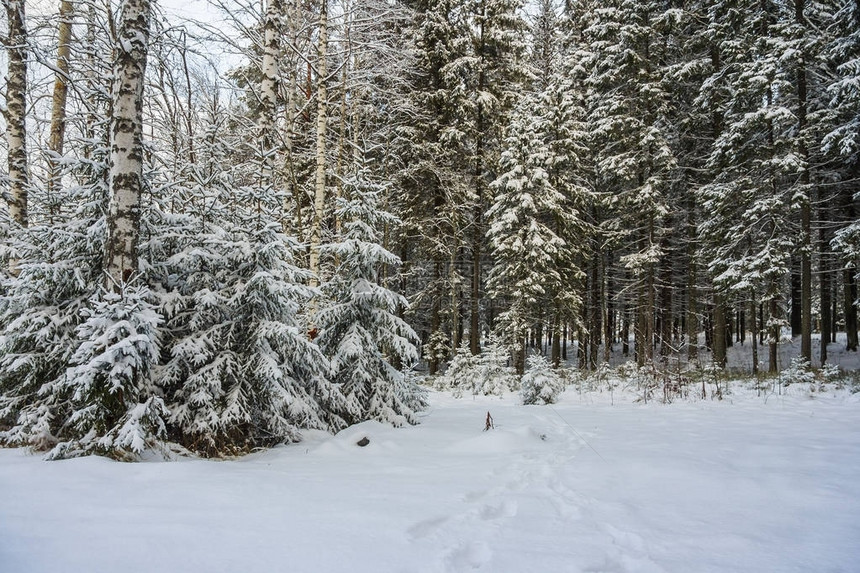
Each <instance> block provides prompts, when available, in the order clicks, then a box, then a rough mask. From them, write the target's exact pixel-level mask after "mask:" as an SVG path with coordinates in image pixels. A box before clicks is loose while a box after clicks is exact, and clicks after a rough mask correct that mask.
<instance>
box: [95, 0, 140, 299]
mask: <svg viewBox="0 0 860 573" xmlns="http://www.w3.org/2000/svg"><path fill="white" fill-rule="evenodd" d="M150 15H151V5H150V2H149V0H125V1H124V2H123V3H122V6H121V9H120V16H119V27H118V30H117V36H116V45H115V47H114V53H115V58H116V59H115V61H114V70H113V76H114V77H113V89H112V99H113V114H112V117H111V127H110V137H111V142H110V173H109V175H108V177H109V181H108V184H109V189H110V204H109V207H108V240H107V244H106V245H105V273H106V277H105V281H106V287H107V288H108V289H118V288H120V287H121V285H122V284H123V283H125V282H127V281H128V280H130V279H131V277H132V276H133V275H134V273H136V272H137V270H138V259H137V247H138V240H139V237H140V202H141V195H142V193H143V87H144V73H145V71H146V56H147V49H148V45H149V20H150Z"/></svg>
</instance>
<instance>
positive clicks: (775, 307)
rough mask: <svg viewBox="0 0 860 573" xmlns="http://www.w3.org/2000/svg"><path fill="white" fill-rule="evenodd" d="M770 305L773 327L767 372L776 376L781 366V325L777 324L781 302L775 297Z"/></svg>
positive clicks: (769, 344)
mask: <svg viewBox="0 0 860 573" xmlns="http://www.w3.org/2000/svg"><path fill="white" fill-rule="evenodd" d="M769 305H770V308H769V311H768V313H769V314H770V321H771V325H772V326H771V330H770V340H769V342H768V368H767V370H768V372H770V373H771V374H776V373H777V372H779V364H777V361H778V359H779V357H778V352H777V350H778V348H779V346H778V345H779V329H780V327H779V324H778V322H777V319H778V318H779V317H778V316H777V313H778V312H779V302H778V301H777V300H776V297H775V296H773V297H771V299H770V303H769Z"/></svg>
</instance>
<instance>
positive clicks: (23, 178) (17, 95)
mask: <svg viewBox="0 0 860 573" xmlns="http://www.w3.org/2000/svg"><path fill="white" fill-rule="evenodd" d="M4 4H6V18H7V25H8V32H9V35H8V37H7V39H6V46H7V50H6V52H7V54H8V56H7V58H8V63H9V69H8V74H7V83H6V113H5V115H6V142H7V145H8V150H7V160H8V165H9V216H10V217H11V218H12V220H13V221H14V222H15V223H17V224H18V225H20V226H22V227H26V226H27V192H28V187H29V185H30V179H29V174H28V169H27V126H26V116H27V20H26V15H25V10H24V0H7V1H6V2H4ZM16 267H17V264H16V262H15V261H11V262H10V271H11V272H13V273H14V272H17V268H16Z"/></svg>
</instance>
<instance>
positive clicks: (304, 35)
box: [0, 0, 860, 459]
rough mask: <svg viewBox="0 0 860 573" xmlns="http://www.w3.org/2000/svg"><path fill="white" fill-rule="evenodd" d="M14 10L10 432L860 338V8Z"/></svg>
mask: <svg viewBox="0 0 860 573" xmlns="http://www.w3.org/2000/svg"><path fill="white" fill-rule="evenodd" d="M3 4H4V11H5V15H4V17H0V18H2V23H0V36H2V52H0V69H2V74H3V80H2V82H0V110H2V120H0V125H2V129H3V135H4V137H3V138H2V139H3V141H2V143H0V192H2V196H3V197H2V198H3V200H2V201H0V444H3V445H7V446H31V447H33V448H35V449H37V450H42V451H46V452H48V454H47V455H48V457H49V458H54V459H61V458H67V457H74V456H80V455H86V454H90V453H98V454H102V455H108V456H111V457H114V458H117V459H135V458H136V457H137V456H139V455H140V454H141V452H144V451H146V450H150V449H158V448H159V447H160V446H159V444H163V443H168V442H169V443H172V444H180V445H181V446H182V447H183V448H185V449H186V450H187V451H189V452H193V453H196V454H199V455H203V456H221V455H229V454H235V453H242V452H247V451H250V450H251V449H253V448H256V447H265V446H268V445H273V444H278V443H282V442H285V441H288V442H289V441H295V440H298V439H299V437H300V432H301V431H302V430H305V429H320V430H327V431H337V430H340V429H343V428H345V427H347V426H350V425H352V424H356V423H359V422H363V421H366V420H378V421H382V422H387V423H392V424H394V425H405V424H413V423H416V422H417V418H416V413H417V412H419V411H420V410H421V409H422V408H423V407H424V405H425V400H426V397H425V392H424V390H423V386H422V384H423V382H422V380H433V379H435V378H441V377H445V376H447V377H449V378H450V377H452V376H455V375H456V374H457V372H461V371H462V369H463V368H464V366H463V365H464V364H466V363H469V361H472V363H475V361H480V360H483V361H484V362H483V363H485V364H488V365H489V366H487V367H486V368H485V370H486V369H487V368H489V369H491V368H492V365H493V364H495V365H497V366H499V365H501V366H499V367H500V368H502V367H503V368H506V369H508V370H506V372H508V371H510V374H506V376H508V378H511V377H513V378H514V379H516V380H520V377H521V376H523V375H524V374H526V375H527V373H528V371H529V370H530V367H529V364H537V363H539V362H540V363H541V364H543V367H545V368H546V369H551V367H552V366H555V367H560V366H561V365H564V364H567V365H569V366H573V367H576V368H578V369H580V370H582V371H593V370H598V369H599V368H601V366H602V365H604V364H608V363H610V361H613V363H616V364H617V363H618V362H619V361H629V362H631V363H632V364H636V365H638V366H640V367H644V366H649V365H654V367H660V365H666V364H668V363H670V362H671V361H674V362H676V363H683V364H688V365H697V367H700V368H704V367H707V368H716V369H720V368H725V367H726V366H727V364H726V356H727V350H728V348H729V347H730V346H732V345H733V344H743V345H746V346H747V347H751V352H752V356H753V360H752V363H751V367H750V368H748V369H747V371H746V372H745V373H746V374H749V375H759V374H762V375H764V374H765V373H766V372H771V373H776V372H778V371H780V370H782V369H784V368H787V367H788V366H789V365H788V364H783V363H781V359H780V357H779V348H780V346H782V345H791V344H797V345H798V347H799V355H800V356H801V358H803V359H805V360H806V361H807V362H809V363H811V364H813V365H816V366H821V365H825V364H826V363H827V360H828V357H827V348H828V347H827V342H829V341H832V342H836V340H837V338H836V336H837V333H845V334H844V336H845V338H844V339H843V338H841V336H842V335H840V341H844V343H845V345H846V348H845V350H846V351H849V352H857V350H858V325H857V314H858V298H860V297H858V288H857V284H858V280H860V275H858V268H860V267H858V264H860V0H666V1H663V2H657V1H654V0H641V1H638V0H565V1H564V2H563V3H559V2H558V1H556V0H534V1H533V2H530V3H525V2H523V1H522V0H208V2H203V1H201V0H196V1H194V2H187V3H186V8H185V10H184V11H180V10H179V9H178V8H177V7H178V6H181V3H179V2H175V1H169V2H168V0H160V1H159V0H51V1H48V0H27V1H25V0H4V2H3ZM197 7H199V8H200V17H199V18H196V17H191V15H190V14H191V13H192V12H193V11H194V9H196V8H197ZM180 14H181V15H180ZM819 338H820V340H821V341H823V343H817V344H813V340H814V339H815V340H816V341H817V340H819ZM831 348H832V346H831ZM538 354H540V355H543V358H540V357H537V358H536V355H538ZM527 358H528V361H527ZM473 370H474V368H473ZM760 370H761V371H762V372H759V371H760ZM503 378H504V377H503V376H501V375H500V376H499V377H497V378H492V376H490V378H488V379H494V380H497V381H498V380H501V379H503ZM517 383H518V382H517Z"/></svg>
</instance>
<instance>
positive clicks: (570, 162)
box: [487, 76, 587, 373]
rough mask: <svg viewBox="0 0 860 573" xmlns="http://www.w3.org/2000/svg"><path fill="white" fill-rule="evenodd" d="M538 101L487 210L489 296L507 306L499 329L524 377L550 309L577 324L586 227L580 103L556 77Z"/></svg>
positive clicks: (530, 107) (520, 119)
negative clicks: (536, 332) (577, 171)
mask: <svg viewBox="0 0 860 573" xmlns="http://www.w3.org/2000/svg"><path fill="white" fill-rule="evenodd" d="M556 78H557V79H555V80H554V82H553V83H552V84H551V85H550V86H547V89H546V91H544V92H543V93H540V94H536V96H534V97H535V99H536V100H537V101H534V100H533V99H530V98H524V99H523V101H522V103H521V104H520V107H519V108H518V113H517V114H516V115H515V120H514V121H513V122H512V124H511V126H510V128H509V131H510V135H509V136H508V138H507V139H506V141H505V143H506V146H505V148H506V150H505V151H504V152H503V154H502V158H501V161H500V168H501V170H502V173H501V175H500V176H499V178H498V179H497V180H496V181H495V182H494V183H493V187H494V188H495V196H496V199H495V202H494V204H493V206H492V207H491V208H490V210H489V211H488V212H487V219H488V221H489V230H488V233H487V235H488V238H489V239H490V244H491V248H492V250H493V255H494V259H495V265H494V266H493V269H492V271H491V273H490V279H489V284H488V286H489V290H490V292H491V293H492V295H493V296H494V297H496V298H499V299H501V300H503V301H505V302H507V305H508V306H507V308H506V309H505V310H504V311H503V312H502V314H501V315H500V316H499V319H498V324H497V329H498V331H499V332H500V333H505V335H506V336H505V342H506V343H507V344H508V345H509V347H510V348H511V350H513V351H514V353H515V356H516V360H515V365H516V368H517V370H518V372H520V373H522V372H523V369H524V361H525V337H526V334H527V331H528V330H529V329H530V328H531V327H532V326H533V325H534V324H535V323H536V322H538V321H539V320H541V315H542V313H543V312H544V310H545V309H547V308H550V309H552V310H553V312H554V317H553V323H554V326H555V328H556V329H558V328H560V323H561V322H562V321H563V320H565V319H569V320H575V318H576V316H577V314H578V311H579V306H580V304H581V301H580V299H579V297H578V295H577V291H576V284H577V283H578V282H579V281H580V280H581V279H582V278H583V272H582V270H581V269H580V268H579V266H578V260H579V257H580V256H581V251H580V249H579V247H578V245H580V244H581V243H582V240H581V239H582V237H583V235H584V234H585V229H586V226H585V224H584V222H583V220H582V215H581V211H580V209H582V207H583V206H584V204H585V202H586V201H587V197H586V196H587V192H586V191H585V190H584V189H583V188H582V187H581V186H578V185H577V183H576V180H575V175H574V173H573V168H575V163H576V151H577V149H576V146H577V141H576V139H577V135H578V133H577V125H576V122H575V117H574V115H573V114H574V103H573V102H572V101H571V100H570V98H569V97H567V95H568V94H567V93H566V92H565V91H564V90H563V89H562V88H561V85H560V84H559V83H558V82H559V80H558V77H557V76H556Z"/></svg>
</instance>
